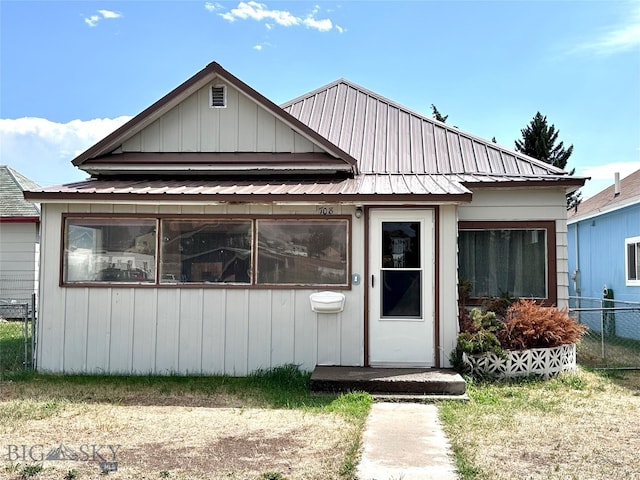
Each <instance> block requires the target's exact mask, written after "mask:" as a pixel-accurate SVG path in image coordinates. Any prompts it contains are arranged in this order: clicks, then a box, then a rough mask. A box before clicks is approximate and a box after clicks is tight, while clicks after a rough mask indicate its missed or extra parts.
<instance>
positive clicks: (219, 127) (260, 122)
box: [122, 81, 322, 153]
mask: <svg viewBox="0 0 640 480" xmlns="http://www.w3.org/2000/svg"><path fill="white" fill-rule="evenodd" d="M219 83H220V84H222V82H217V81H213V82H212V83H211V84H209V85H208V86H207V87H204V88H201V89H200V90H198V91H197V92H195V93H193V94H192V95H191V96H189V97H188V98H187V99H186V100H185V101H183V102H181V103H180V104H179V105H177V106H176V107H174V108H173V109H171V110H169V111H168V112H167V113H165V114H164V115H163V116H162V117H160V118H159V119H157V120H156V121H154V122H153V123H151V124H150V125H149V126H147V127H145V128H144V129H143V130H141V131H140V132H138V133H137V134H136V135H134V136H133V137H132V138H131V139H129V140H127V141H126V142H124V143H123V145H122V151H123V152H271V153H280V152H282V153H291V152H293V153H310V152H321V151H322V150H321V149H320V148H318V147H317V146H315V145H314V144H313V143H312V142H310V141H309V140H308V139H306V138H304V137H303V136H302V135H300V134H299V133H297V132H294V131H293V129H291V127H289V126H288V125H286V124H285V123H283V122H282V121H281V120H279V119H277V118H276V117H275V116H274V115H273V114H272V113H271V112H268V111H267V110H265V109H264V108H263V107H261V106H260V105H258V104H257V103H256V102H255V101H253V100H252V99H250V98H249V97H247V96H245V95H244V94H243V93H241V92H239V91H238V90H236V89H234V88H233V87H232V86H230V85H226V87H227V106H226V107H225V108H210V107H209V89H210V88H211V85H213V84H216V85H218V84H219Z"/></svg>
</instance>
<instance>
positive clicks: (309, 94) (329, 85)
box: [279, 77, 349, 110]
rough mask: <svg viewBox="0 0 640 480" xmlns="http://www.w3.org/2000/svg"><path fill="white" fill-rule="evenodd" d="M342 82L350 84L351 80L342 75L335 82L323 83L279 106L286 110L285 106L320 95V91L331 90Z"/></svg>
mask: <svg viewBox="0 0 640 480" xmlns="http://www.w3.org/2000/svg"><path fill="white" fill-rule="evenodd" d="M341 83H345V84H347V85H349V82H348V81H347V80H345V79H344V78H343V77H341V78H339V79H337V80H334V81H333V82H329V83H327V84H325V85H322V86H320V87H318V88H315V89H313V90H311V91H310V92H307V93H303V94H302V95H299V96H297V97H295V98H293V99H291V100H287V101H286V102H284V103H281V104H280V105H279V107H280V108H282V109H283V110H284V109H285V108H289V107H291V106H293V105H294V104H296V103H298V102H301V101H303V100H306V99H308V98H310V97H314V96H316V95H318V94H319V93H320V92H322V91H325V90H329V89H330V88H333V87H335V86H337V85H340V84H341Z"/></svg>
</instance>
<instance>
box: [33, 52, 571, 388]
mask: <svg viewBox="0 0 640 480" xmlns="http://www.w3.org/2000/svg"><path fill="white" fill-rule="evenodd" d="M73 164H74V165H76V166H77V167H78V168H80V169H82V170H84V171H85V172H87V173H89V174H90V175H91V176H92V178H91V179H90V180H87V181H83V182H79V183H73V184H68V185H61V186H54V187H47V188H43V189H39V190H33V191H31V192H28V193H26V194H25V196H26V198H28V199H30V200H33V201H38V202H41V203H42V237H43V241H42V245H43V249H42V269H41V296H40V311H41V319H40V324H39V330H38V335H39V343H38V352H37V363H38V368H39V369H40V370H42V371H52V372H113V373H116V372H117V373H140V374H144V373H149V372H152V373H159V374H164V373H181V374H188V373H194V374H200V373H207V374H208V373H227V374H235V375H244V374H247V373H248V372H251V371H253V370H255V369H258V368H269V367H273V366H277V365H282V364H288V363H294V364H299V365H301V366H302V368H305V369H307V370H311V369H313V368H314V367H315V366H316V365H345V366H427V367H429V366H433V367H446V366H449V361H448V358H449V354H450V352H451V350H452V349H453V347H454V345H455V341H456V334H457V329H458V324H457V312H458V304H457V285H458V279H459V278H465V279H468V280H470V281H472V283H473V285H474V292H473V295H474V296H475V297H477V299H478V300H479V299H480V297H482V296H485V295H498V294H500V293H501V292H504V291H508V292H509V293H510V294H512V295H514V296H529V297H537V298H540V299H541V300H543V301H545V302H548V303H550V304H559V305H561V306H562V305H565V304H566V302H567V295H568V293H567V292H568V286H567V281H568V280H567V279H568V275H567V255H566V251H567V248H566V245H567V235H566V210H565V204H566V202H565V195H566V193H567V192H568V191H572V190H575V189H576V188H578V187H579V186H581V185H582V184H583V183H584V179H583V178H576V177H572V176H569V175H568V174H567V173H566V172H564V171H561V170H558V169H556V168H554V167H552V166H550V165H548V164H545V163H542V162H539V161H537V160H534V159H532V158H529V157H527V156H524V155H522V154H519V153H515V152H513V151H511V150H509V149H506V148H504V147H501V146H499V145H497V144H495V143H492V142H490V141H486V140H482V139H480V138H477V137H474V136H473V135H470V134H467V133H464V132H462V131H460V130H458V129H457V128H454V127H449V126H448V125H445V124H443V123H440V122H437V121H435V120H433V119H431V118H426V117H424V116H422V115H421V114H418V113H416V112H413V111H411V110H409V109H407V108H405V107H402V106H400V105H398V104H395V103H394V102H392V101H390V100H387V99H385V98H383V97H381V96H380V95H377V94H375V93H373V92H370V91H367V90H365V89H364V88H362V87H359V86H358V85H354V84H352V83H350V82H348V81H345V80H339V81H336V82H334V83H331V84H329V85H326V86H324V87H321V88H319V89H318V90H315V91H313V92H311V93H308V94H306V95H304V96H302V97H299V98H297V99H295V100H292V101H290V102H288V103H286V104H284V105H282V106H278V105H275V104H274V103H273V102H271V101H270V100H268V99H267V98H265V97H264V96H262V95H261V94H259V93H258V92H256V91H255V90H253V89H252V88H251V87H249V86H248V85H246V84H245V83H243V82H242V81H241V80H239V79H238V78H236V77H235V76H233V75H232V74H231V73H229V72H227V71H226V70H224V69H223V68H222V67H221V66H220V65H218V64H217V63H211V64H210V65H208V66H207V67H206V68H204V69H203V70H202V71H200V72H198V73H197V74H196V75H194V76H193V77H192V78H190V79H188V80H187V81H186V82H185V83H183V84H182V85H180V86H178V87H177V88H176V89H175V90H173V91H172V92H170V93H169V94H167V95H166V96H164V97H163V98H161V99H160V100H159V101H157V102H156V103H154V104H153V105H151V106H150V107H149V108H147V109H146V110H144V111H143V112H142V113H140V114H139V115H137V116H136V117H135V118H133V119H132V120H131V121H129V122H128V123H127V124H125V125H123V126H122V127H121V128H119V129H118V130H116V131H115V132H114V133H112V134H111V135H109V136H107V137H106V138H104V139H103V140H101V141H100V142H98V143H97V144H95V145H94V146H92V147H91V148H89V149H88V150H87V151H86V152H84V153H83V154H81V155H80V156H78V157H77V158H76V159H74V160H73ZM292 246H295V247H296V248H292ZM401 248H402V251H400V250H401ZM325 291H328V292H334V293H338V294H343V295H344V304H343V306H342V307H343V308H340V302H337V303H336V304H337V305H338V307H337V308H336V309H334V310H332V309H331V308H329V309H328V311H327V310H326V309H325V311H324V312H320V313H319V312H317V311H314V310H316V309H312V305H311V302H310V295H311V294H313V293H314V292H325ZM337 297H340V295H337ZM338 299H339V298H338ZM325 307H326V305H325Z"/></svg>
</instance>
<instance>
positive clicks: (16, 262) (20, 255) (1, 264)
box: [0, 222, 39, 301]
mask: <svg viewBox="0 0 640 480" xmlns="http://www.w3.org/2000/svg"><path fill="white" fill-rule="evenodd" d="M38 254H39V239H38V224H37V223H35V222H28V223H27V222H25V223H9V222H2V223H0V298H10V299H17V300H25V301H30V300H31V295H32V294H33V292H35V289H36V288H37V280H38V275H37V271H38V263H39V259H38Z"/></svg>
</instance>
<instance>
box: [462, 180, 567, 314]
mask: <svg viewBox="0 0 640 480" xmlns="http://www.w3.org/2000/svg"><path fill="white" fill-rule="evenodd" d="M458 215H459V220H460V221H526V220H530V221H554V222H555V225H556V263H557V283H558V287H557V295H558V306H559V307H561V308H562V307H564V306H567V305H568V296H569V286H568V282H569V273H568V271H569V264H568V260H567V259H568V256H567V255H568V254H567V220H566V218H567V209H566V198H565V193H564V190H561V189H552V188H545V189H531V190H523V189H518V190H511V191H508V190H507V191H505V190H498V189H496V190H491V189H481V190H478V191H476V192H474V193H473V201H472V202H471V204H469V205H464V206H461V207H460V208H459V210H458Z"/></svg>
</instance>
